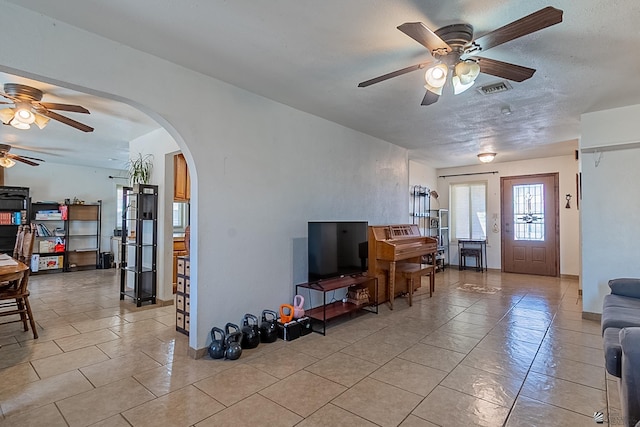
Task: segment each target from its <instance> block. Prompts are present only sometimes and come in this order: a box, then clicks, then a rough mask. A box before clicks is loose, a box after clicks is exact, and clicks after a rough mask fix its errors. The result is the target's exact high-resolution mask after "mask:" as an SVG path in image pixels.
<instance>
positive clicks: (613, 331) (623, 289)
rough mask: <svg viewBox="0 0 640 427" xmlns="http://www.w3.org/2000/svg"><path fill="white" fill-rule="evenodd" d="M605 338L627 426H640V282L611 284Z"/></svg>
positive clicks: (608, 364) (606, 354)
mask: <svg viewBox="0 0 640 427" xmlns="http://www.w3.org/2000/svg"><path fill="white" fill-rule="evenodd" d="M609 287H610V288H611V294H610V295H606V296H605V297H604V304H603V307H602V336H603V338H604V340H603V342H604V357H605V366H606V368H607V372H609V373H610V374H611V375H613V376H615V377H617V378H618V385H619V391H620V403H621V405H622V415H623V417H624V425H625V426H636V425H640V279H627V278H621V279H613V280H609Z"/></svg>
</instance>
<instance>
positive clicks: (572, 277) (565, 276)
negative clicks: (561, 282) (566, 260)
mask: <svg viewBox="0 0 640 427" xmlns="http://www.w3.org/2000/svg"><path fill="white" fill-rule="evenodd" d="M560 278H561V279H574V280H578V279H579V278H580V276H579V275H577V274H561V275H560Z"/></svg>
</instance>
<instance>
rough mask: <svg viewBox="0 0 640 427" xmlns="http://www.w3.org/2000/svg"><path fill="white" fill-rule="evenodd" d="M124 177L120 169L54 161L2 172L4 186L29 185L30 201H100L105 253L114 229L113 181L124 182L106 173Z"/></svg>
mask: <svg viewBox="0 0 640 427" xmlns="http://www.w3.org/2000/svg"><path fill="white" fill-rule="evenodd" d="M110 175H111V176H126V172H125V171H122V170H119V169H100V168H90V167H84V166H72V165H62V164H53V163H41V164H40V166H37V167H31V166H27V165H22V164H17V165H15V166H14V167H12V168H10V169H5V171H4V183H5V185H11V186H16V187H29V195H30V196H31V201H32V202H37V201H42V200H47V201H57V202H61V203H62V202H64V199H71V200H72V201H73V199H74V198H75V197H77V198H78V199H79V200H84V201H85V202H86V203H95V202H97V201H98V200H102V232H101V234H102V240H101V248H100V250H101V251H102V252H108V251H110V250H111V248H110V237H111V236H113V229H114V228H116V220H117V218H116V206H117V205H116V184H123V183H126V181H124V180H115V179H111V178H109V176H110Z"/></svg>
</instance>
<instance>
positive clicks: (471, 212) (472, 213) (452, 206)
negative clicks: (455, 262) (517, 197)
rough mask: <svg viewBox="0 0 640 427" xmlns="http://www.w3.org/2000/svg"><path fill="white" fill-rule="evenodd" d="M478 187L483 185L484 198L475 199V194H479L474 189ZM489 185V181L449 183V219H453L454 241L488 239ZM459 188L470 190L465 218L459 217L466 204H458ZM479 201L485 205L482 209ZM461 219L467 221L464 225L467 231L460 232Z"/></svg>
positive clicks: (451, 225)
mask: <svg viewBox="0 0 640 427" xmlns="http://www.w3.org/2000/svg"><path fill="white" fill-rule="evenodd" d="M477 187H482V190H484V191H482V200H478V199H474V196H477V193H476V194H475V195H474V193H473V189H474V188H477ZM488 187H489V185H488V182H487V181H466V182H456V183H452V184H449V196H450V197H449V200H450V201H449V219H450V221H451V223H450V228H451V239H452V240H453V241H458V240H486V239H487V226H488V218H487V205H488ZM457 188H460V189H461V190H462V189H464V188H466V189H467V191H468V195H467V202H466V207H467V212H466V213H465V215H464V218H459V215H460V212H459V210H460V209H462V208H463V207H465V206H458V203H457V200H456V197H457V195H456V192H457V190H456V189H457ZM478 203H480V204H481V205H483V206H482V208H481V209H478V207H477V205H478ZM474 206H476V207H474ZM459 221H462V222H464V223H466V225H465V226H464V228H465V230H464V231H465V233H460V232H459V229H460V228H461V227H460V226H461V224H459Z"/></svg>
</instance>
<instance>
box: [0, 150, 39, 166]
mask: <svg viewBox="0 0 640 427" xmlns="http://www.w3.org/2000/svg"><path fill="white" fill-rule="evenodd" d="M9 150H11V146H10V145H9V144H0V166H1V167H3V168H10V167H12V166H13V165H15V164H16V162H15V161H16V160H17V161H19V162H22V163H25V164H27V165H29V166H40V165H39V164H38V163H36V162H35V161H37V162H44V160H42V159H37V158H35V157H29V156H18V155H17V154H11V153H9ZM34 160H35V161H34Z"/></svg>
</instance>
